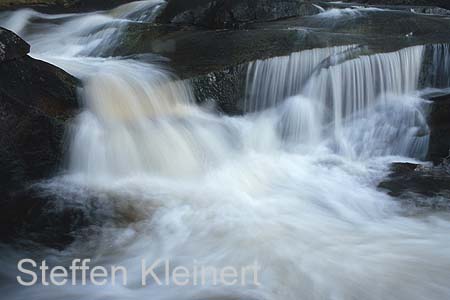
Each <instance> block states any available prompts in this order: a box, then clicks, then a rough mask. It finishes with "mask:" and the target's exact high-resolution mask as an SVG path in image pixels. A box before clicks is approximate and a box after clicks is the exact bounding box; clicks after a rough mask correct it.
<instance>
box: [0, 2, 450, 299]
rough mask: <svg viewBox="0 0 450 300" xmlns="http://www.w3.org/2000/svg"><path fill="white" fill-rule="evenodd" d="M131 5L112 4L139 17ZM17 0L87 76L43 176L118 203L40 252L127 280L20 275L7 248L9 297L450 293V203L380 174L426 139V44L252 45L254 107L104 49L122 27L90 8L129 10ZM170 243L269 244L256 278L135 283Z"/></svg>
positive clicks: (45, 51)
mask: <svg viewBox="0 0 450 300" xmlns="http://www.w3.org/2000/svg"><path fill="white" fill-rule="evenodd" d="M143 2H150V1H143ZM151 2H152V3H153V4H155V3H156V2H155V1H151ZM141 4H142V3H141ZM129 7H134V6H128V8H126V7H125V8H124V7H122V8H121V9H119V10H116V11H122V13H121V16H130V15H133V18H136V14H135V12H133V14H128V13H126V12H124V10H128V9H129ZM28 13H30V12H29V11H28V12H27V14H28ZM23 14H24V12H23V11H19V12H15V13H11V15H7V16H6V17H7V18H6V19H4V18H5V16H3V18H2V19H0V25H2V26H9V25H10V24H12V23H11V20H16V21H14V22H13V23H14V24H16V23H17V22H18V21H17V20H20V21H21V22H20V23H21V24H23V26H21V29H20V33H21V34H22V35H23V36H24V37H25V38H26V39H27V40H28V41H29V42H31V44H32V46H33V50H32V54H33V55H34V56H37V57H40V58H41V59H45V60H49V61H51V62H53V63H55V64H58V65H60V66H61V67H63V68H65V69H66V70H68V71H69V72H72V73H73V74H76V75H78V76H80V77H81V78H82V79H83V81H84V85H85V88H84V92H83V98H82V99H83V101H84V104H85V110H84V111H83V112H82V113H81V114H80V116H79V117H78V120H77V121H76V124H75V125H74V130H73V131H74V134H73V142H72V144H71V159H70V167H69V170H67V172H66V173H65V174H64V175H62V176H60V177H58V178H55V179H53V180H51V181H50V182H49V183H47V184H46V188H48V189H50V190H51V191H52V192H53V193H54V194H55V195H58V196H60V197H62V198H63V199H65V195H67V194H69V193H75V194H77V193H78V195H79V197H78V198H79V199H85V197H84V196H85V195H84V193H85V192H86V191H89V194H94V195H102V196H104V197H106V203H104V202H102V201H99V202H98V203H96V204H95V207H96V209H97V210H101V211H102V216H103V217H104V218H111V219H112V220H113V221H112V222H110V223H108V225H105V226H104V227H100V228H97V227H95V226H94V227H93V228H91V229H90V230H89V231H88V233H86V232H82V233H79V238H78V239H77V241H76V242H75V243H74V244H73V245H72V246H71V247H69V248H68V249H66V250H65V251H63V252H61V253H55V252H52V251H49V252H48V253H47V252H45V253H44V254H41V255H43V256H45V257H46V259H48V260H49V261H51V262H53V263H57V264H67V263H68V260H69V259H71V258H73V257H92V258H94V263H97V264H100V265H104V266H107V265H121V266H125V267H126V268H127V270H129V274H128V277H129V280H128V284H127V285H126V286H123V285H120V284H119V285H107V286H103V287H97V286H94V285H93V284H92V283H90V284H88V285H87V286H85V287H80V286H71V285H69V286H64V287H55V286H52V287H44V286H40V285H38V286H34V287H29V288H23V289H18V288H17V286H16V285H15V284H16V283H15V281H14V278H10V277H11V275H10V273H9V272H7V271H9V269H8V268H9V264H10V262H9V264H7V263H5V269H3V270H2V272H0V277H3V278H8V280H9V281H7V282H6V284H5V285H3V287H1V291H2V293H3V294H5V295H7V296H8V299H15V300H18V299H29V298H33V299H45V300H51V299H61V298H64V299H105V298H108V299H143V298H151V299H271V300H272V299H273V300H279V299H311V300H313V299H339V300H344V299H364V300H372V299H373V300H379V299H393V300H394V299H395V300H411V299H427V300H444V299H447V298H448V295H449V294H450V286H449V282H450V240H449V239H448V232H449V229H450V218H449V216H448V214H444V213H443V214H441V215H437V214H436V215H432V214H430V215H428V214H414V212H411V211H408V210H406V209H405V208H403V207H402V206H400V205H399V204H398V203H397V202H395V201H393V200H392V199H391V198H390V197H389V196H388V195H386V194H385V193H384V192H382V191H379V190H377V189H376V183H377V181H378V180H379V179H380V178H381V177H382V176H383V175H384V174H385V171H386V169H387V167H388V165H389V163H390V162H392V161H394V160H395V159H397V160H398V159H403V160H407V159H411V158H407V157H403V158H401V157H392V156H391V155H401V156H409V157H420V156H421V155H422V151H423V147H424V145H425V144H426V138H427V132H426V125H425V122H424V121H423V114H422V110H421V105H422V104H423V100H421V99H420V98H418V97H416V96H415V93H414V92H415V89H416V87H417V83H418V73H419V71H420V68H421V64H422V63H421V55H422V52H423V48H422V47H413V48H408V49H404V50H401V51H399V52H394V53H387V54H377V55H372V56H361V57H359V58H353V59H350V60H344V61H333V63H329V64H321V63H322V62H324V61H327V59H328V61H329V62H330V61H331V60H330V59H329V57H330V55H331V56H333V54H337V52H342V50H345V49H347V47H341V48H339V47H338V48H330V49H321V50H311V51H310V52H306V53H303V54H298V55H297V54H295V55H291V57H289V58H280V59H273V60H270V61H264V62H255V63H253V64H252V65H251V67H250V69H251V71H249V72H250V73H249V74H254V75H253V76H254V77H253V78H252V79H251V82H250V81H249V87H250V90H252V91H253V92H252V93H253V94H252V95H250V97H251V99H250V100H249V101H250V102H249V103H253V104H251V105H250V106H249V107H248V108H249V111H251V112H253V113H252V114H248V115H246V116H242V117H225V116H218V115H216V114H214V113H211V112H207V111H203V110H201V109H200V108H198V107H197V106H196V105H195V103H194V99H193V96H192V94H191V91H190V87H189V86H187V85H186V83H182V82H179V81H176V80H174V78H173V77H172V76H171V75H170V74H169V73H168V72H167V71H166V70H164V68H162V67H161V66H160V64H159V63H156V59H157V58H155V63H154V64H149V63H143V62H138V61H134V60H119V59H114V58H108V59H104V58H98V57H92V56H93V55H94V54H98V53H97V52H96V51H100V52H101V50H99V49H101V47H100V48H99V47H98V45H105V44H103V42H104V41H105V40H107V41H110V39H111V38H117V36H116V34H117V32H115V33H113V34H105V35H103V34H100V35H99V32H100V31H99V27H98V24H97V22H93V23H92V25H89V24H87V23H86V22H90V21H89V20H97V19H100V20H102V19H104V18H105V16H107V17H106V19H107V20H106V21H105V22H103V21H101V22H100V23H101V24H102V25H101V26H100V27H101V31H102V32H104V33H106V32H109V31H110V29H112V30H115V29H114V28H117V27H116V24H117V22H125V23H126V22H130V20H125V19H122V17H115V16H113V14H111V13H108V12H104V13H101V14H98V13H92V14H86V15H70V16H47V15H39V18H40V21H39V22H38V23H37V24H35V23H33V22H31V23H28V21H29V19H27V21H24V20H23V19H22V18H23ZM31 14H32V15H35V14H36V13H35V12H32V13H31ZM55 19H59V21H58V22H54V20H55ZM138 19H139V18H138ZM4 20H6V21H4ZM135 20H137V19H135ZM31 21H32V20H31ZM8 22H10V23H8ZM78 23H79V24H78ZM94 25H95V26H94ZM90 26H93V27H92V28H91V29H90ZM11 28H12V29H14V28H13V27H11ZM77 29H79V30H77ZM16 30H18V29H17V28H16ZM55 35H56V36H58V39H56V40H55V39H54V36H55ZM108 43H109V42H107V43H106V44H108ZM60 44H63V45H65V46H64V47H63V48H58V46H57V45H60ZM349 47H353V46H349ZM52 49H53V50H52ZM83 55H91V57H86V56H83ZM292 64H294V65H292ZM297 70H302V71H301V72H297ZM249 76H250V75H249ZM258 76H262V78H258ZM275 79H276V81H274V80H275ZM339 81H340V82H339ZM273 82H276V83H277V84H276V85H275V86H274V89H269V88H267V89H265V88H264V86H266V84H267V85H269V84H272V83H273ZM278 85H281V86H278ZM257 92H259V93H260V94H256V96H255V93H257ZM409 93H410V95H406V94H409ZM258 98H260V99H261V101H262V103H263V105H262V106H261V107H258V105H259V104H255V103H257V99H258ZM282 98H287V99H285V101H281V100H283V99H282ZM267 104H270V105H267ZM256 108H258V109H256ZM261 109H263V110H262V111H259V110H261ZM256 111H258V112H256ZM419 132H422V134H420V133H419ZM418 139H419V140H418ZM93 201H95V200H93ZM89 203H90V202H89ZM65 205H69V203H65ZM85 206H86V207H85V209H86V210H89V209H92V206H91V205H89V204H88V203H86V204H85ZM111 206H114V209H110V208H111ZM14 255H17V257H20V256H21V254H20V253H15V254H9V256H8V257H9V259H11V257H13V256H14ZM159 258H168V259H170V261H171V263H172V264H173V265H181V266H185V267H193V266H195V265H199V264H202V265H207V266H217V267H220V266H222V267H223V266H236V267H240V266H247V265H248V264H250V263H253V262H254V261H257V262H258V263H259V264H260V266H261V270H260V282H261V286H254V285H247V286H230V287H226V286H214V284H213V282H212V280H211V278H209V277H208V278H207V280H206V282H205V283H204V284H203V285H189V286H185V287H176V286H170V287H166V286H158V285H157V284H151V285H149V286H145V287H143V286H141V285H140V280H141V271H140V268H139V266H140V261H141V259H146V260H148V261H155V260H156V259H159ZM2 262H3V261H2ZM155 272H156V273H157V274H163V273H164V269H161V268H158V269H156V270H155Z"/></svg>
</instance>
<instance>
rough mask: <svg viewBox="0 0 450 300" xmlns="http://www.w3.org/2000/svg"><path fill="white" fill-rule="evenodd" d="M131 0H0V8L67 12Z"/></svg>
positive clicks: (103, 7)
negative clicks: (26, 8)
mask: <svg viewBox="0 0 450 300" xmlns="http://www.w3.org/2000/svg"><path fill="white" fill-rule="evenodd" d="M132 1H133V0H108V1H105V0H0V10H15V9H19V8H24V7H29V8H33V9H36V10H37V11H41V12H45V13H68V12H83V11H94V10H105V9H111V8H114V7H116V6H119V5H121V4H124V3H127V2H132Z"/></svg>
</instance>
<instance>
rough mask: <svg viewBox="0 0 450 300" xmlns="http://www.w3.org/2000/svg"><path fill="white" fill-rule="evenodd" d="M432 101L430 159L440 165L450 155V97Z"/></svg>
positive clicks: (440, 97)
mask: <svg viewBox="0 0 450 300" xmlns="http://www.w3.org/2000/svg"><path fill="white" fill-rule="evenodd" d="M430 100H431V101H432V102H431V108H430V113H429V116H428V124H429V127H430V146H429V151H428V159H429V160H431V161H433V162H434V163H435V164H440V163H441V162H442V160H443V159H444V158H446V157H448V156H449V155H450V95H443V96H437V97H432V98H431V99H430Z"/></svg>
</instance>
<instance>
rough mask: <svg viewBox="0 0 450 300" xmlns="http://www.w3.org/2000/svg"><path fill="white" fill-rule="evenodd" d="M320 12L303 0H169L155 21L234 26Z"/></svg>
mask: <svg viewBox="0 0 450 300" xmlns="http://www.w3.org/2000/svg"><path fill="white" fill-rule="evenodd" d="M318 12H320V10H319V8H317V7H316V6H314V5H313V4H312V3H311V1H304V0H214V1H212V0H193V1H184V0H169V1H168V3H167V6H166V8H165V9H164V10H163V11H162V13H161V14H160V16H159V17H158V18H157V22H159V23H172V24H182V25H195V26H202V27H206V28H236V27H239V26H241V25H242V24H245V23H249V22H262V21H265V22H266V21H273V20H278V19H283V18H289V17H295V16H305V15H311V14H316V13H318Z"/></svg>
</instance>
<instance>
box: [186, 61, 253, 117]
mask: <svg viewBox="0 0 450 300" xmlns="http://www.w3.org/2000/svg"><path fill="white" fill-rule="evenodd" d="M246 74H247V67H246V66H245V65H239V66H236V67H230V68H227V69H225V70H222V71H217V72H211V73H209V74H207V75H203V76H198V77H194V78H193V79H192V80H191V82H192V86H193V88H194V93H195V96H196V99H197V101H198V102H199V103H200V104H203V105H211V106H215V108H216V109H217V110H218V111H219V112H222V113H225V114H227V115H240V114H242V113H243V111H244V107H243V103H242V100H243V99H244V96H245V95H244V93H245V80H246Z"/></svg>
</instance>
